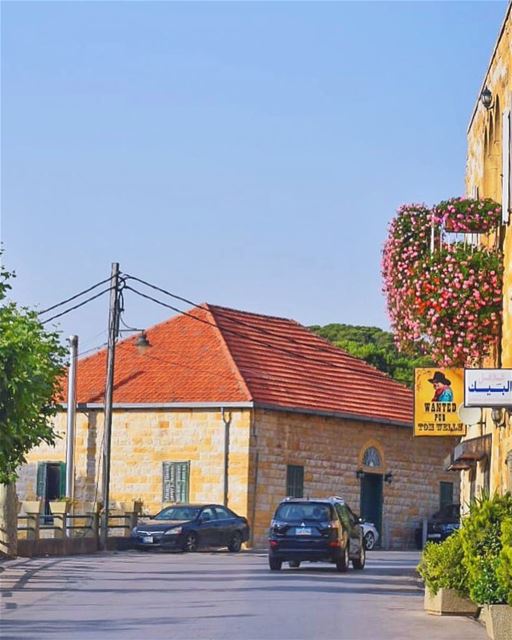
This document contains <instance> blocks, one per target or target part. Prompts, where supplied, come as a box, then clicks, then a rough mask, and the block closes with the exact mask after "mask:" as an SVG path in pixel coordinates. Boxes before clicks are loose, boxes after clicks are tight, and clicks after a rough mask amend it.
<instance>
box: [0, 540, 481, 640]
mask: <svg viewBox="0 0 512 640" xmlns="http://www.w3.org/2000/svg"><path fill="white" fill-rule="evenodd" d="M368 556H369V559H368V564H367V568H366V569H365V570H364V571H362V572H361V571H353V570H350V571H349V572H348V573H346V574H338V573H336V572H335V571H334V570H333V569H332V568H331V567H330V566H329V565H320V564H316V565H304V567H301V568H300V569H288V568H286V569H284V570H283V571H281V572H273V573H270V572H269V570H268V568H267V560H266V556H265V555H264V554H257V553H240V554H230V553H227V552H222V551H220V552H204V553H196V554H159V553H139V552H135V551H128V552H123V553H112V554H97V555H93V556H72V557H66V558H44V559H33V560H17V561H13V562H6V563H3V564H2V566H1V569H2V570H3V571H2V573H1V581H2V598H1V607H2V608H1V633H0V637H1V638H2V640H8V639H14V638H23V639H24V640H32V639H34V640H35V639H37V640H40V639H46V638H52V639H53V640H70V639H73V640H85V639H88V640H90V639H98V640H100V639H101V640H110V639H116V640H117V639H123V640H126V639H128V638H140V639H141V640H153V639H160V638H165V639H166V640H174V639H180V640H184V639H186V640H189V639H190V640H192V639H193V640H200V639H217V638H219V639H221V638H222V639H226V640H230V639H233V640H234V639H236V640H242V639H244V640H245V639H247V640H251V639H254V640H266V639H268V640H274V639H275V640H300V639H303V638H304V639H305V638H308V639H309V638H312V639H313V638H314V639H315V640H317V639H322V640H331V639H333V640H334V639H336V640H359V639H361V640H363V639H364V640H388V639H389V640H401V639H404V640H459V639H460V640H484V639H485V638H486V634H485V631H484V629H483V627H481V626H480V625H479V624H478V623H476V622H474V621H473V620H470V619H466V618H458V617H457V618H446V617H443V618H440V617H437V616H429V615H426V614H425V613H424V611H423V607H422V604H423V594H422V592H421V590H420V589H419V587H418V583H417V581H416V579H415V577H414V574H413V568H414V566H415V565H416V563H417V561H418V554H417V553H412V552H411V553H400V552H379V551H374V552H371V553H369V554H368Z"/></svg>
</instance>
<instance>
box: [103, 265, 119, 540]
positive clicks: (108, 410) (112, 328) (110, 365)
mask: <svg viewBox="0 0 512 640" xmlns="http://www.w3.org/2000/svg"><path fill="white" fill-rule="evenodd" d="M110 287H111V289H110V309H109V316H108V347H107V379H106V385H105V413H104V425H103V429H104V444H103V490H102V499H103V517H102V520H101V537H100V542H101V548H102V550H104V551H105V550H106V549H107V539H108V504H109V493H110V442H111V439H112V399H113V394H114V364H115V357H116V340H117V336H118V333H119V311H120V310H119V263H118V262H113V263H112V275H111V278H110Z"/></svg>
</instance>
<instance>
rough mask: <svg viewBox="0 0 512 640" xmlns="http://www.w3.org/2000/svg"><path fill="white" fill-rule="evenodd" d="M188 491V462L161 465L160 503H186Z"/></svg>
mask: <svg viewBox="0 0 512 640" xmlns="http://www.w3.org/2000/svg"><path fill="white" fill-rule="evenodd" d="M189 491H190V460H188V461H187V462H163V463H162V501H163V502H188V501H189Z"/></svg>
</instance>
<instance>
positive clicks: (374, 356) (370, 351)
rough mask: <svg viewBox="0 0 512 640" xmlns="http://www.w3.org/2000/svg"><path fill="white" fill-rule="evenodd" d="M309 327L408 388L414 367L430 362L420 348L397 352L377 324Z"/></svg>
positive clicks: (430, 363) (389, 337)
mask: <svg viewBox="0 0 512 640" xmlns="http://www.w3.org/2000/svg"><path fill="white" fill-rule="evenodd" d="M310 329H311V330H312V331H314V332H315V333H316V334H318V335H319V336H322V337H323V338H326V339H327V340H329V342H332V344H334V345H336V346H337V347H339V348H340V349H344V350H345V351H347V352H348V353H350V354H351V355H353V356H355V357H356V358H361V359H362V360H365V361H366V362H368V363H369V364H371V365H373V366H374V367H376V368H377V369H379V370H380V371H383V372H384V373H387V374H388V375H389V376H391V377H392V378H394V379H395V380H397V381H398V382H401V383H403V384H406V385H407V386H408V387H411V388H412V386H413V384H414V368H415V367H429V366H432V365H433V363H432V360H431V359H430V358H429V357H428V356H425V355H424V354H423V353H422V352H421V349H420V347H418V349H417V350H416V351H415V352H413V353H401V352H400V351H398V349H397V347H396V345H395V342H394V339H393V334H392V333H390V332H389V331H384V330H383V329H379V328H378V327H362V326H355V325H349V324H337V323H333V324H327V325H325V326H323V327H322V326H319V325H314V326H312V327H310Z"/></svg>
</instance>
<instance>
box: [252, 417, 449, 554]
mask: <svg viewBox="0 0 512 640" xmlns="http://www.w3.org/2000/svg"><path fill="white" fill-rule="evenodd" d="M255 433H256V435H255V437H254V438H253V442H254V453H253V455H252V456H251V472H250V477H251V500H254V491H255V500H256V508H255V509H254V507H252V511H253V513H255V514H256V517H255V521H254V523H253V526H254V536H255V538H254V543H255V546H260V547H263V546H266V534H267V530H268V527H269V524H270V520H271V518H272V515H273V513H274V510H275V508H276V506H277V504H278V503H279V501H280V500H282V499H283V498H284V497H285V494H286V466H287V465H288V464H297V465H304V495H305V496H310V497H327V496H330V495H338V496H342V497H343V498H344V499H346V501H347V502H348V504H349V505H350V506H351V507H352V508H353V510H354V511H355V512H356V513H358V512H359V508H360V504H359V501H360V480H358V479H357V477H356V471H357V469H358V468H364V467H363V466H362V456H363V453H364V451H365V450H366V448H367V447H368V446H375V447H376V448H377V449H378V450H379V452H380V454H381V457H382V461H383V464H382V467H381V468H378V469H375V468H372V469H367V471H372V472H377V473H388V472H392V473H393V480H392V483H391V484H387V483H384V487H383V491H384V496H383V502H384V503H383V517H382V522H383V537H384V540H383V542H384V545H385V546H386V547H389V548H392V549H404V548H410V547H412V546H413V545H414V530H415V528H416V527H417V526H418V525H419V524H420V522H421V519H422V518H423V517H428V516H431V515H432V513H434V512H435V511H437V510H438V509H439V486H440V485H439V483H440V481H441V480H443V481H447V482H453V483H454V501H456V500H457V499H458V485H459V476H458V473H454V472H445V471H443V460H444V458H445V457H446V456H447V455H448V453H449V452H450V451H451V450H452V449H453V447H454V445H455V443H456V441H455V439H454V438H449V437H442V438H441V437H439V438H418V437H417V438H414V437H413V435H412V429H409V428H405V427H392V426H384V425H382V426H381V425H378V424H375V423H371V422H367V423H364V422H358V421H349V420H341V419H334V418H325V417H320V416H311V415H310V416H306V415H300V414H294V413H286V412H277V411H272V412H271V411H257V412H256V416H255ZM256 452H257V456H256Z"/></svg>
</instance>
